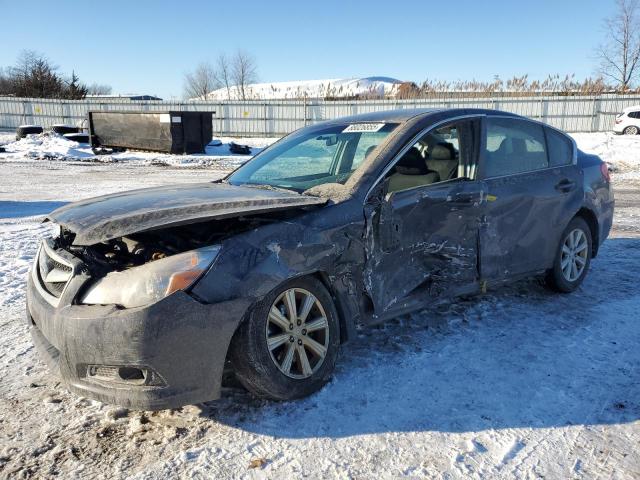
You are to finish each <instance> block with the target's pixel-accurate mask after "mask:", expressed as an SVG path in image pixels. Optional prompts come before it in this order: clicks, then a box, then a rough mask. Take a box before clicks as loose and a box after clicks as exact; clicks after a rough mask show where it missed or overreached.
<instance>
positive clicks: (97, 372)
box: [27, 275, 248, 410]
mask: <svg viewBox="0 0 640 480" xmlns="http://www.w3.org/2000/svg"><path fill="white" fill-rule="evenodd" d="M36 282H37V279H34V276H33V275H29V280H28V284H27V321H28V323H29V326H30V330H31V335H32V338H33V341H34V344H35V345H36V347H37V349H38V351H39V353H40V354H41V356H42V357H43V358H44V360H46V361H47V363H48V364H49V365H50V367H51V368H52V371H54V372H55V373H58V374H59V375H60V377H61V378H62V379H63V380H64V382H65V383H66V384H67V385H68V386H69V388H70V390H71V391H73V392H75V393H77V394H79V395H82V396H85V397H88V398H92V399H96V400H99V401H102V402H105V403H113V404H117V405H122V406H125V407H129V408H135V409H145V410H158V409H163V408H175V407H178V406H181V405H187V404H192V403H198V402H203V401H208V400H215V399H217V398H219V396H220V389H221V382H222V372H223V369H224V364H225V359H226V354H227V349H228V346H229V343H230V341H231V337H232V335H233V333H234V331H235V328H236V327H237V325H238V323H239V322H240V320H241V319H242V317H243V315H244V313H245V311H246V310H247V308H248V305H247V301H246V300H243V299H239V300H231V301H228V302H222V303H218V304H215V305H207V304H203V303H200V302H198V301H196V300H195V299H194V298H193V297H191V296H190V295H188V294H187V293H184V292H182V291H179V292H176V293H174V294H172V295H170V296H169V297H167V298H165V299H163V300H161V301H160V302H157V303H155V304H153V305H150V306H147V307H141V308H134V309H120V308H117V307H115V306H94V305H73V304H66V305H60V306H58V307H54V306H52V305H51V304H50V303H49V302H47V301H46V300H45V299H44V298H43V296H42V295H41V293H40V288H39V286H38V285H36Z"/></svg>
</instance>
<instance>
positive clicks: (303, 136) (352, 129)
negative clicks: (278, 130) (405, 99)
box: [227, 123, 397, 192]
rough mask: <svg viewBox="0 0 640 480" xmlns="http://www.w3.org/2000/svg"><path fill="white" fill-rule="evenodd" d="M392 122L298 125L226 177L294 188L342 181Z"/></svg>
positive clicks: (231, 180) (301, 189) (235, 182)
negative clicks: (303, 126)
mask: <svg viewBox="0 0 640 480" xmlns="http://www.w3.org/2000/svg"><path fill="white" fill-rule="evenodd" d="M396 126H397V124H391V123H344V124H339V125H331V126H327V127H325V128H310V129H302V130H300V131H299V132H297V133H294V134H293V135H290V136H288V137H286V138H284V139H283V140H282V141H280V142H278V143H276V144H274V145H273V146H271V147H270V148H268V149H267V150H265V151H264V152H262V153H260V154H258V155H257V156H256V157H255V158H253V159H252V160H250V161H249V162H247V163H246V164H245V165H243V166H242V167H240V168H239V169H238V170H236V171H235V172H234V173H233V174H232V175H231V176H230V177H229V178H228V179H227V181H228V182H229V183H231V184H232V185H261V186H270V187H276V188H285V189H288V190H294V191H297V192H304V191H305V190H308V189H309V188H312V187H315V186H318V185H322V184H325V183H342V184H343V183H345V182H346V181H347V180H348V179H349V177H350V176H351V175H352V174H353V172H355V171H356V170H357V169H358V167H359V166H360V165H362V163H363V162H364V160H365V159H366V158H367V157H368V156H369V155H370V154H371V152H373V150H374V149H375V148H376V147H377V146H378V145H380V144H381V143H382V142H383V141H384V139H385V138H386V137H387V136H388V135H389V134H390V133H391V132H392V131H393V130H394V129H395V127H396Z"/></svg>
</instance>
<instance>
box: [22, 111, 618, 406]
mask: <svg viewBox="0 0 640 480" xmlns="http://www.w3.org/2000/svg"><path fill="white" fill-rule="evenodd" d="M494 117H495V118H494ZM372 125H374V126H375V128H373V126H372ZM546 128H548V127H545V126H543V125H542V124H539V123H538V122H534V121H530V120H527V119H523V118H522V117H518V116H516V115H511V114H507V113H504V112H492V111H487V110H474V109H453V110H405V111H392V112H377V113H371V114H365V115H363V116H357V117H349V118H347V119H337V120H333V121H329V122H324V123H321V124H318V125H313V126H310V127H305V128H304V129H301V130H300V131H297V132H294V133H293V134H291V135H289V136H287V137H285V138H283V139H282V140H280V141H279V142H276V143H275V144H273V145H272V146H270V147H269V148H267V149H265V150H263V151H262V152H261V153H260V154H258V155H257V156H256V157H254V159H252V160H251V161H249V162H247V163H246V164H245V165H244V166H243V167H240V168H239V169H238V170H237V171H236V172H234V173H232V174H231V175H229V176H228V177H227V178H226V179H225V180H224V181H222V182H220V181H218V182H210V183H201V184H190V185H181V186H168V187H157V188H151V189H142V190H135V191H131V192H124V193H117V194H112V195H105V196H102V197H98V198H95V199H89V200H85V201H81V202H77V203H75V204H70V205H67V206H64V207H62V208H60V209H58V210H56V211H54V212H52V213H51V214H50V215H49V216H48V220H49V221H51V222H54V223H56V224H57V225H59V226H60V231H59V233H58V234H57V235H56V236H54V238H50V239H46V240H45V241H44V242H45V243H43V246H44V247H45V248H43V247H41V248H40V249H39V253H38V255H37V257H38V258H36V263H35V264H34V267H33V268H32V270H31V274H30V275H29V281H28V287H27V313H28V321H29V325H30V327H31V331H32V335H33V337H34V342H35V343H36V345H37V346H38V348H39V350H41V351H42V352H43V355H45V356H46V355H48V354H51V352H53V351H55V352H54V353H57V355H48V358H55V360H51V361H52V362H53V363H54V364H55V365H54V366H55V367H57V368H59V372H60V375H61V377H62V378H63V379H64V380H65V382H66V383H67V384H68V385H69V386H70V388H71V389H72V390H74V391H76V392H78V393H80V394H82V395H86V396H89V397H92V398H96V399H99V400H102V401H105V402H109V403H118V404H122V405H126V406H130V407H135V408H152V409H156V408H168V407H174V406H178V405H183V404H185V403H190V402H199V401H206V400H212V399H215V398H218V397H219V396H220V386H221V381H222V372H223V369H224V368H226V367H228V366H229V365H230V366H231V368H232V370H233V371H234V372H235V374H236V375H237V377H238V378H239V380H240V381H241V383H242V384H243V385H244V386H245V387H246V388H248V389H249V390H250V391H252V392H253V393H255V394H257V395H261V396H264V397H267V398H274V399H292V398H297V397H299V396H304V395H306V394H309V393H311V392H313V391H315V390H317V389H318V388H320V387H321V386H322V385H323V384H324V383H325V382H326V381H327V379H328V378H329V376H330V373H331V369H332V368H333V363H332V362H335V358H336V355H335V350H334V349H335V348H338V347H337V346H338V344H339V343H342V342H345V341H348V340H349V338H350V337H351V336H352V335H353V332H354V329H355V328H356V325H358V324H371V323H376V322H380V321H383V320H385V319H387V318H390V317H393V316H395V315H398V314H401V313H404V312H409V311H412V310H416V309H420V308H424V307H426V306H429V305H432V304H434V303H435V302H440V301H444V300H445V299H449V298H451V297H454V296H456V295H461V294H470V293H478V292H482V291H484V290H485V288H486V286H487V284H490V285H491V284H499V283H504V282H506V281H513V280H515V279H517V278H521V277H522V276H526V275H530V274H532V273H545V274H546V275H551V277H550V279H551V280H550V281H552V282H556V283H555V285H556V286H557V288H558V289H560V290H562V291H570V290H571V289H574V288H576V287H577V285H578V284H579V281H581V278H582V277H580V278H579V279H578V283H571V282H564V283H563V282H562V279H561V278H559V277H557V275H556V277H553V276H552V275H553V272H554V271H555V270H554V268H555V262H556V260H555V258H556V253H557V249H558V245H560V242H561V240H563V239H564V238H565V229H566V228H568V226H569V225H571V226H572V228H573V229H574V230H575V229H578V230H580V229H584V228H587V229H588V230H589V231H588V232H582V230H581V232H582V234H581V235H580V238H585V239H587V238H588V239H590V240H591V241H592V251H591V252H590V256H589V257H588V258H587V260H589V259H590V258H591V256H595V254H596V253H597V248H598V246H599V245H600V244H601V243H602V241H604V239H605V238H606V237H607V235H608V232H609V229H610V228H611V218H612V212H613V194H612V192H611V189H610V184H609V181H608V179H607V178H604V176H603V175H604V173H602V172H603V170H602V168H601V164H602V162H601V160H600V159H599V158H598V157H594V156H588V155H585V154H582V152H576V150H575V144H574V143H572V142H571V141H570V140H569V139H568V137H566V138H565V136H564V134H561V133H558V132H555V131H554V132H553V133H549V134H548V133H547V132H546V130H544V129H546ZM554 142H555V143H554ZM405 155H411V158H410V160H405V159H404V156H405ZM576 159H577V160H576ZM396 166H398V167H401V168H399V169H397V168H396ZM398 175H399V176H398ZM398 179H401V180H398ZM562 182H565V183H567V182H569V183H572V184H573V185H575V188H572V189H563V188H561V189H557V188H556V185H558V184H559V183H562ZM576 219H578V220H576ZM585 225H587V227H585ZM576 238H577V237H576ZM580 251H581V252H582V253H581V254H584V249H583V250H580ZM571 255H573V256H572V257H571V258H574V257H575V254H574V253H573V252H572V253H571ZM585 271H586V269H585ZM51 272H53V273H51ZM50 273H51V274H50ZM556 273H557V272H556ZM560 273H561V272H560ZM296 292H298V293H296ZM299 292H306V293H304V295H303V294H301V293H299ZM296 295H298V296H297V297H296ZM283 298H284V299H286V301H284V302H283V301H282V300H278V299H283ZM296 298H299V300H296ZM304 298H306V299H310V300H309V302H310V303H308V304H304V305H303V303H302V302H305V300H303V299H304ZM297 301H299V302H301V303H300V304H296V302H297ZM313 302H315V303H313ZM305 305H306V306H305ZM313 305H316V306H315V307H314V306H313ZM274 309H275V310H274ZM305 309H306V310H305ZM302 311H306V312H307V314H309V312H312V313H311V314H309V318H308V319H307V318H306V317H307V314H305V315H302V316H296V315H297V314H296V313H295V312H302ZM312 317H313V318H312ZM268 319H271V320H268ZM283 319H289V320H287V321H291V322H292V323H291V325H290V326H289V325H287V323H286V322H285V320H283ZM307 320H308V321H309V322H310V327H309V331H310V332H314V333H313V335H314V338H315V340H313V341H311V340H307V338H306V337H305V335H306V331H307V329H306V328H305V323H304V322H306V321H307ZM265 322H267V323H265ZM268 322H271V323H268ZM296 322H298V323H296ZM270 324H273V325H278V327H277V328H278V330H277V331H275V332H272V331H270V330H269V329H268V328H267V330H266V337H265V339H264V341H262V340H260V338H262V337H264V336H265V325H267V327H268V325H270ZM289 329H290V330H291V332H293V333H292V335H291V339H293V340H291V341H299V342H300V343H297V344H296V347H295V348H293V347H291V348H289V347H287V348H284V347H282V349H280V345H282V342H284V340H286V338H285V336H284V333H283V332H286V331H289ZM320 332H321V333H320ZM274 335H275V336H276V337H277V338H278V339H279V341H278V342H276V343H274V342H273V338H274ZM261 336H262V337H261ZM280 337H282V339H280ZM268 339H271V340H270V342H271V343H268V342H267V340H268ZM280 340H282V342H281V341H280ZM261 342H262V343H261ZM314 342H315V343H314ZM307 344H308V345H311V346H312V350H305V348H306V347H305V345H307ZM270 345H272V346H273V348H276V350H273V351H272V350H269V348H270V347H269V346H270ZM318 345H321V347H322V348H320V347H319V346H318ZM314 349H315V350H314ZM286 352H290V353H289V357H286V358H284V357H283V355H285V353H286ZM296 352H298V353H296ZM314 352H315V353H314ZM318 352H321V353H322V355H325V354H326V357H324V356H323V357H322V359H320V358H319V357H318V356H317V355H318ZM310 359H311V361H312V363H313V365H318V368H315V367H314V369H310V368H309V364H308V363H307V362H309V361H310ZM283 364H286V365H287V366H288V368H290V369H291V371H292V372H294V373H295V374H293V375H291V378H290V377H287V376H286V375H283V374H281V371H280V370H278V368H279V367H281V365H283ZM96 372H98V373H99V374H100V375H97V374H96ZM279 372H280V373H279ZM109 375H111V377H110V376H109ZM293 377H295V378H293ZM160 379H161V381H160Z"/></svg>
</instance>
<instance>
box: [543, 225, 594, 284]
mask: <svg viewBox="0 0 640 480" xmlns="http://www.w3.org/2000/svg"><path fill="white" fill-rule="evenodd" d="M592 251H593V250H592V239H591V230H590V229H589V226H588V225H587V222H585V221H584V220H583V219H582V218H580V217H576V218H574V219H573V220H571V222H569V225H568V226H567V228H566V229H565V231H564V232H563V233H562V239H561V240H560V246H559V248H558V251H557V253H556V258H555V261H554V264H553V269H551V270H550V271H549V273H548V275H547V285H549V286H550V287H551V288H552V289H553V290H556V291H558V292H563V293H569V292H573V291H574V290H575V289H576V288H578V287H579V286H580V284H581V283H582V281H583V280H584V277H585V276H586V275H587V271H588V270H589V265H590V263H591V252H592Z"/></svg>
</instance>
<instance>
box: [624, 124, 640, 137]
mask: <svg viewBox="0 0 640 480" xmlns="http://www.w3.org/2000/svg"><path fill="white" fill-rule="evenodd" d="M622 132H623V133H624V134H625V135H637V134H638V132H640V129H639V128H638V127H635V126H633V125H631V126H630V127H627V128H625V129H624V130H623V131H622Z"/></svg>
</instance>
